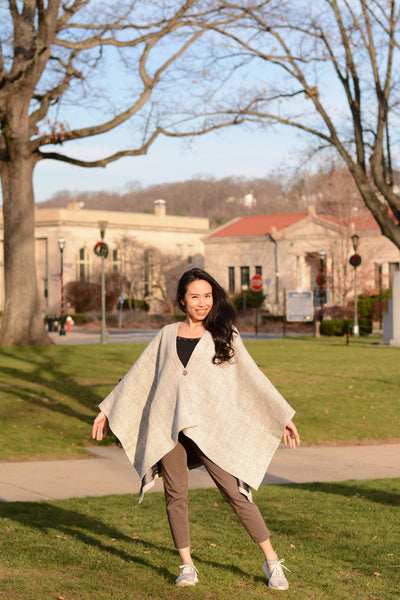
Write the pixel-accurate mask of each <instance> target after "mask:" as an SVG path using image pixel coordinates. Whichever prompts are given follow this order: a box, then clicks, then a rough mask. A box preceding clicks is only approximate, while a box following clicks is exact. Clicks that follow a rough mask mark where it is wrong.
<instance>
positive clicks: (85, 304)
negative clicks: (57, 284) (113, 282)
mask: <svg viewBox="0 0 400 600" xmlns="http://www.w3.org/2000/svg"><path fill="white" fill-rule="evenodd" d="M65 300H66V302H69V303H70V304H71V305H72V306H73V307H74V309H75V312H77V313H87V312H89V311H91V310H96V309H99V308H100V307H101V285H99V284H98V283H91V282H89V281H70V282H69V283H67V285H66V286H65ZM116 304H117V296H116V294H115V292H113V291H112V290H106V310H107V312H110V311H112V310H113V309H114V308H115V306H116Z"/></svg>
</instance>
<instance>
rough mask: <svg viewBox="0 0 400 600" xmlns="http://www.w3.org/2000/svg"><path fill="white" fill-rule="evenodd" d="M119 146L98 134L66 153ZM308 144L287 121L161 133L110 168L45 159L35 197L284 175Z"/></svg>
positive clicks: (94, 153) (104, 151)
mask: <svg viewBox="0 0 400 600" xmlns="http://www.w3.org/2000/svg"><path fill="white" fill-rule="evenodd" d="M309 141H311V140H309ZM74 144H75V143H74ZM47 149H49V148H46V150H47ZM114 149H119V148H118V139H117V135H115V136H114V138H111V139H110V138H107V146H105V145H104V146H102V145H101V144H100V143H99V141H97V140H96V138H93V139H92V140H89V139H87V140H82V141H80V142H79V144H78V143H76V144H75V145H73V144H72V143H71V144H67V145H66V147H65V153H66V154H69V155H73V156H77V157H79V158H81V157H82V158H85V159H89V160H90V159H94V158H97V157H99V156H107V155H108V154H110V153H111V151H112V150H114ZM57 150H59V148H57ZM302 150H304V139H303V141H301V140H300V138H298V137H297V134H296V132H295V131H294V130H293V129H292V128H287V127H286V128H285V127H282V126H280V127H279V126H277V127H276V128H273V129H262V128H257V129H254V130H253V131H249V130H248V129H247V130H246V129H245V128H244V127H240V126H238V127H231V128H227V129H225V130H224V131H219V132H218V133H210V134H206V135H204V136H201V137H197V138H194V139H192V140H190V141H189V140H187V139H185V140H182V139H173V138H165V137H164V138H158V139H157V140H156V142H155V143H154V144H153V145H152V146H151V147H150V149H149V152H148V154H147V155H145V156H138V157H129V158H124V159H121V160H119V161H117V162H115V163H113V164H110V165H108V166H107V167H106V168H83V167H77V166H72V165H68V164H66V163H62V162H59V161H54V160H43V161H41V162H40V163H38V165H37V166H36V169H35V174H34V191H35V200H36V202H42V201H44V200H47V199H49V198H50V197H51V196H53V195H54V194H57V192H61V191H64V190H69V191H70V192H71V198H73V196H74V195H75V194H78V193H79V192H82V191H96V190H106V191H112V192H120V193H123V192H124V191H127V190H128V189H129V186H130V184H132V183H138V184H140V185H141V186H142V187H143V188H145V187H148V186H150V185H153V184H159V183H171V182H178V181H186V180H189V179H193V178H196V177H198V176H201V177H213V178H215V179H222V178H224V177H231V176H235V177H240V176H243V177H246V178H263V177H268V176H270V175H276V176H279V174H287V173H288V171H289V169H290V168H291V167H296V166H297V165H298V164H299V163H300V161H301V157H302Z"/></svg>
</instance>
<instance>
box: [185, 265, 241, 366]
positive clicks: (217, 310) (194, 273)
mask: <svg viewBox="0 0 400 600" xmlns="http://www.w3.org/2000/svg"><path fill="white" fill-rule="evenodd" d="M197 279H202V280H204V281H207V282H208V283H209V284H210V285H211V287H212V297H213V306H212V309H211V310H210V312H209V313H208V315H207V317H206V318H205V319H204V321H203V324H204V327H205V329H207V331H209V332H210V333H211V335H212V337H213V340H214V345H215V355H214V357H213V363H214V364H220V363H223V362H226V361H228V360H230V359H231V358H232V357H233V354H234V350H233V346H232V339H233V333H234V324H235V318H236V313H235V309H234V308H233V306H232V304H231V302H230V300H229V298H228V296H227V295H226V292H225V290H224V289H223V288H222V287H221V286H220V285H219V283H217V281H215V279H214V277H212V276H211V275H210V274H209V273H207V272H206V271H203V269H198V268H195V269H190V271H186V273H184V274H183V275H182V277H181V278H180V280H179V283H178V289H177V293H176V300H177V302H178V304H179V307H180V308H181V310H183V312H186V308H185V305H184V297H185V294H186V290H187V288H188V285H189V284H190V283H192V282H193V281H196V280H197Z"/></svg>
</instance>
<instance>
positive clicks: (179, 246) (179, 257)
mask: <svg viewBox="0 0 400 600" xmlns="http://www.w3.org/2000/svg"><path fill="white" fill-rule="evenodd" d="M182 254H183V252H182V244H177V246H176V258H177V260H182Z"/></svg>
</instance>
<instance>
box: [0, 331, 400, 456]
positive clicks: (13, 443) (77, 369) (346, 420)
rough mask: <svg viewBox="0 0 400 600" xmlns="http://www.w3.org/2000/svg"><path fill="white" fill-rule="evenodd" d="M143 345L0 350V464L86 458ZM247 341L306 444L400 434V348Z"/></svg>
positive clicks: (322, 341) (306, 341) (365, 342)
mask: <svg viewBox="0 0 400 600" xmlns="http://www.w3.org/2000/svg"><path fill="white" fill-rule="evenodd" d="M144 347H145V346H144V345H143V344H132V345H128V344H118V345H117V344H108V345H102V344H96V345H81V346H79V345H77V346H52V347H45V348H36V347H26V348H6V347H3V348H0V387H1V402H0V419H1V423H2V427H1V428H0V460H8V461H10V460H11V461H12V460H29V459H42V460H43V459H47V458H73V457H79V456H82V455H84V454H85V452H86V451H85V447H86V446H87V445H88V444H90V443H92V442H91V439H90V429H91V422H92V420H93V417H94V415H95V414H96V413H97V408H96V407H97V405H98V404H99V402H101V400H102V399H103V398H104V397H105V396H106V395H107V394H108V392H109V391H110V390H111V389H112V388H113V387H114V385H116V383H117V382H118V380H119V379H120V378H121V377H122V376H123V375H124V374H125V373H126V371H127V370H128V369H129V367H130V366H131V364H132V363H133V362H134V361H135V359H136V358H137V356H138V355H139V353H140V352H141V351H142V350H143V348H144ZM247 347H248V349H249V351H250V353H251V354H252V356H253V357H254V359H255V360H256V362H257V364H258V365H259V366H260V367H261V369H263V371H264V372H265V373H266V374H267V375H268V377H269V378H270V379H271V381H272V382H273V383H274V384H275V385H276V386H277V387H278V389H279V390H280V391H281V392H282V394H283V395H284V396H285V397H286V398H287V400H288V401H289V402H290V403H291V404H292V405H293V407H294V408H295V409H296V411H297V415H296V423H297V425H298V428H299V429H300V432H301V435H302V438H303V441H304V443H306V444H337V443H359V442H374V441H384V440H386V441H389V440H391V439H393V438H396V437H397V438H398V436H399V434H398V431H399V424H400V417H399V411H398V407H399V400H400V369H399V362H400V348H390V347H381V346H379V345H378V344H377V343H375V344H374V343H372V342H371V341H370V340H363V339H360V340H357V341H352V342H351V344H350V345H349V346H346V345H345V343H344V341H343V340H342V339H335V338H328V339H326V338H322V339H318V340H315V339H310V338H307V339H293V338H291V339H283V340H270V341H258V340H257V341H251V342H248V343H247ZM112 442H113V440H112V439H111V438H110V439H108V440H107V441H106V442H105V443H112Z"/></svg>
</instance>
